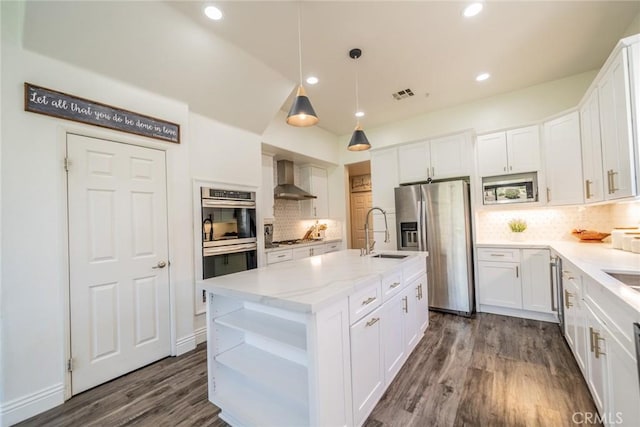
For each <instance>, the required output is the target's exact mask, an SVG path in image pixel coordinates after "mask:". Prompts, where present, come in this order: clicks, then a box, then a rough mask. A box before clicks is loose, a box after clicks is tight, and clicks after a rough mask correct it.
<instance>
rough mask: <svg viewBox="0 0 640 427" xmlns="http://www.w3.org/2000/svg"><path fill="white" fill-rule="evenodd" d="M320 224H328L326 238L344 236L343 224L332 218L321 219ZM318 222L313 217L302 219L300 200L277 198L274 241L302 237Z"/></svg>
mask: <svg viewBox="0 0 640 427" xmlns="http://www.w3.org/2000/svg"><path fill="white" fill-rule="evenodd" d="M318 222H319V223H320V224H327V230H326V231H325V239H327V240H328V239H339V238H341V237H342V232H341V230H342V224H341V223H340V221H334V220H331V219H319V220H318ZM315 223H316V221H315V220H313V219H302V218H301V215H300V202H298V201H295V200H283V199H276V200H275V212H274V220H273V241H279V240H292V239H301V238H302V237H303V236H304V234H305V233H306V232H307V230H308V229H309V228H310V227H311V226H313V225H314V224H315Z"/></svg>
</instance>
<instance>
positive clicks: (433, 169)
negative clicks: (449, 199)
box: [431, 166, 436, 178]
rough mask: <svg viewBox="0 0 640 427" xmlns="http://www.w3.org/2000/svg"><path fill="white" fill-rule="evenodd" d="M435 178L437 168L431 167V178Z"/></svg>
mask: <svg viewBox="0 0 640 427" xmlns="http://www.w3.org/2000/svg"><path fill="white" fill-rule="evenodd" d="M434 176H436V167H435V166H431V177H432V178H433V177H434Z"/></svg>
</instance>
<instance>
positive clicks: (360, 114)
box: [356, 111, 364, 117]
mask: <svg viewBox="0 0 640 427" xmlns="http://www.w3.org/2000/svg"><path fill="white" fill-rule="evenodd" d="M356 117H364V111H358V112H356Z"/></svg>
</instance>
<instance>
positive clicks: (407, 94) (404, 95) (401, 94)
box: [392, 89, 413, 101]
mask: <svg viewBox="0 0 640 427" xmlns="http://www.w3.org/2000/svg"><path fill="white" fill-rule="evenodd" d="M392 95H393V99H395V100H396V101H400V100H402V99H405V98H409V97H410V96H413V91H412V90H411V89H404V90H401V91H398V92H394V93H393V94H392Z"/></svg>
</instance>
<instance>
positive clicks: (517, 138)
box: [507, 126, 540, 173]
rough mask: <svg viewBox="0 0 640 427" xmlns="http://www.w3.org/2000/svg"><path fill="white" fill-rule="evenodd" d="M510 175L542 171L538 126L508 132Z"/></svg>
mask: <svg viewBox="0 0 640 427" xmlns="http://www.w3.org/2000/svg"><path fill="white" fill-rule="evenodd" d="M507 159H508V163H509V168H508V173H520V172H535V171H537V170H540V130H539V129H538V126H528V127H526V128H520V129H512V130H508V131H507Z"/></svg>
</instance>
